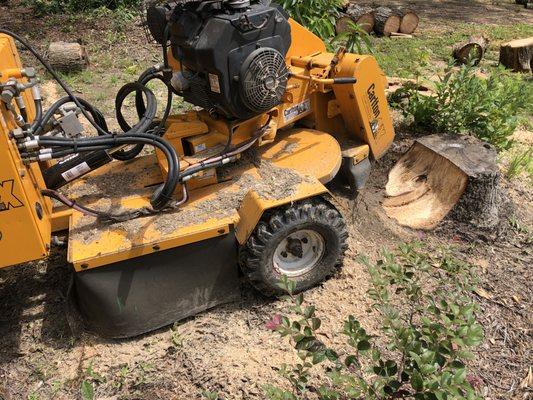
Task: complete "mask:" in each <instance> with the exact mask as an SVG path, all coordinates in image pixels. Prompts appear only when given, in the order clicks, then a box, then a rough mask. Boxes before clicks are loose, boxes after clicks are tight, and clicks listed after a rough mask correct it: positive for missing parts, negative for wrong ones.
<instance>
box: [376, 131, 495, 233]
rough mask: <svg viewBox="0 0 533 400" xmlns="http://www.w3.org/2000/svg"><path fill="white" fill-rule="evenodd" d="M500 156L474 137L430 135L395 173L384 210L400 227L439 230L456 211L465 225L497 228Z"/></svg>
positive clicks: (391, 174) (455, 214) (419, 143)
mask: <svg viewBox="0 0 533 400" xmlns="http://www.w3.org/2000/svg"><path fill="white" fill-rule="evenodd" d="M496 160H497V152H496V150H495V149H493V148H492V147H491V146H490V145H488V144H487V143H484V142H482V141H480V140H479V139H476V138H473V137H471V136H456V135H448V136H441V135H431V136H426V137H424V138H421V139H419V140H417V141H416V143H415V144H414V146H413V147H412V148H411V149H410V150H409V151H408V152H407V153H406V154H405V155H404V156H403V157H402V158H401V159H400V161H399V162H398V164H397V165H396V166H395V167H394V168H393V169H392V170H391V172H390V175H389V182H388V183H387V186H386V194H387V196H388V197H387V198H386V199H385V200H384V201H383V207H384V209H385V212H386V213H387V215H388V216H389V217H391V218H394V219H396V220H397V221H398V223H399V224H400V225H403V226H408V227H411V228H415V229H424V230H429V229H434V228H436V227H437V225H438V224H439V223H440V222H441V221H442V220H443V219H444V218H445V217H446V216H447V215H448V214H450V212H451V214H450V215H451V216H452V217H453V218H456V219H457V220H459V221H461V222H467V223H470V224H472V225H474V226H476V227H478V228H493V227H495V226H496V225H497V224H498V223H499V221H500V218H499V209H500V203H501V196H500V189H499V181H500V172H499V169H498V166H497V163H496Z"/></svg>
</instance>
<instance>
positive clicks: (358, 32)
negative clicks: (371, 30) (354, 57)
mask: <svg viewBox="0 0 533 400" xmlns="http://www.w3.org/2000/svg"><path fill="white" fill-rule="evenodd" d="M333 43H340V44H342V45H343V46H344V47H346V51H347V52H348V53H357V54H366V53H370V54H372V53H373V52H374V50H373V48H372V41H371V40H370V35H369V34H368V32H367V31H365V30H364V29H363V28H361V26H360V25H358V24H356V23H354V22H350V23H349V26H348V30H347V31H346V32H343V33H341V34H339V35H337V36H335V38H334V39H333Z"/></svg>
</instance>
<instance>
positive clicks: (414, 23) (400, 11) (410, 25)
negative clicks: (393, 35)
mask: <svg viewBox="0 0 533 400" xmlns="http://www.w3.org/2000/svg"><path fill="white" fill-rule="evenodd" d="M394 12H395V13H396V14H397V15H398V16H399V17H400V18H401V21H400V31H399V32H400V33H405V34H407V35H410V34H411V33H413V32H414V31H416V30H417V28H418V24H419V23H420V18H419V17H418V14H417V13H416V12H414V11H413V10H412V9H410V8H405V7H398V8H395V9H394Z"/></svg>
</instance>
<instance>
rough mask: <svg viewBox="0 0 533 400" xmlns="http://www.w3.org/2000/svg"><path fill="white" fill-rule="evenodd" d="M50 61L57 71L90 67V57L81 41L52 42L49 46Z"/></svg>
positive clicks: (70, 70)
mask: <svg viewBox="0 0 533 400" xmlns="http://www.w3.org/2000/svg"><path fill="white" fill-rule="evenodd" d="M48 62H49V64H50V65H51V66H52V68H54V69H55V70H57V71H61V72H75V71H81V70H84V69H85V68H87V67H88V65H89V57H88V55H87V50H86V49H85V47H84V46H82V45H81V44H79V43H67V42H52V43H50V47H49V48H48Z"/></svg>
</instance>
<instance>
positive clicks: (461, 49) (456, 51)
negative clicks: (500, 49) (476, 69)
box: [453, 36, 489, 65]
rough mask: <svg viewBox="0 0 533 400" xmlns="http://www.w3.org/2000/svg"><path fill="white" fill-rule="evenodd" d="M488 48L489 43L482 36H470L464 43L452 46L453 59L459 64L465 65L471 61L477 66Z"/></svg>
mask: <svg viewBox="0 0 533 400" xmlns="http://www.w3.org/2000/svg"><path fill="white" fill-rule="evenodd" d="M488 46H489V41H488V40H487V39H486V38H485V37H484V36H470V37H469V38H468V40H467V41H466V42H462V43H458V44H456V45H455V46H453V58H455V60H456V61H457V62H458V63H459V64H466V63H467V62H469V60H471V59H472V60H473V61H474V64H475V65H478V64H479V63H480V62H481V60H482V59H483V57H484V56H485V51H486V50H487V48H488Z"/></svg>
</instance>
